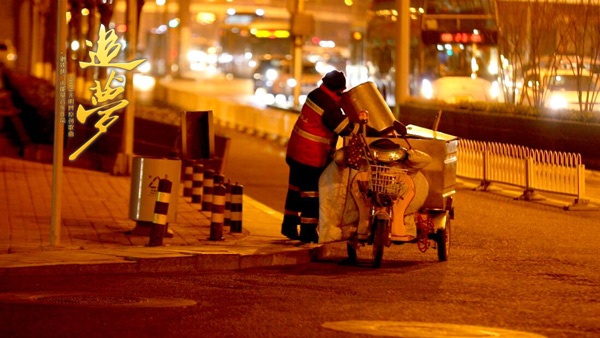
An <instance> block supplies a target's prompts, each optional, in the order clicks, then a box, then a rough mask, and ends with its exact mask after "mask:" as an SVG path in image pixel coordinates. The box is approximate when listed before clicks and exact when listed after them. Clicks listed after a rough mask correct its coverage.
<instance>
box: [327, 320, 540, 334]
mask: <svg viewBox="0 0 600 338" xmlns="http://www.w3.org/2000/svg"><path fill="white" fill-rule="evenodd" d="M323 327H325V328H328V329H331V330H336V331H343V332H350V333H356V334H368V335H372V336H384V337H404V338H442V337H454V338H458V337H460V338H487V337H496V338H544V336H540V335H538V334H534V333H528V332H520V331H512V330H504V329H497V328H492V327H483V326H471V325H458V324H444V323H420V322H393V321H368V320H348V321H341V322H326V323H323Z"/></svg>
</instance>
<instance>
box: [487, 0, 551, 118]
mask: <svg viewBox="0 0 600 338" xmlns="http://www.w3.org/2000/svg"><path fill="white" fill-rule="evenodd" d="M496 6H497V8H498V10H497V13H498V20H497V21H498V26H499V30H500V32H499V41H498V48H499V50H500V53H501V55H503V57H504V58H503V59H501V60H500V62H503V63H504V64H501V65H500V67H499V68H500V70H501V75H502V80H503V81H504V83H503V87H504V89H505V91H507V90H508V93H506V92H505V95H506V97H507V98H508V100H507V101H508V102H514V103H517V104H521V103H524V104H527V105H530V106H535V107H537V108H542V107H543V105H544V102H545V100H546V97H547V95H548V86H549V77H547V76H543V74H548V73H553V72H555V70H556V66H557V65H556V55H557V52H558V46H560V45H561V42H560V39H561V38H562V35H557V34H553V32H555V31H556V18H558V17H561V15H559V14H560V13H559V12H558V7H557V6H556V2H555V1H553V0H525V1H497V3H496ZM557 40H558V41H557ZM507 75H508V77H507ZM519 79H523V85H522V93H521V95H520V96H519V95H517V94H518V93H517V88H514V83H516V81H519ZM508 84H513V88H511V86H509V85H508Z"/></svg>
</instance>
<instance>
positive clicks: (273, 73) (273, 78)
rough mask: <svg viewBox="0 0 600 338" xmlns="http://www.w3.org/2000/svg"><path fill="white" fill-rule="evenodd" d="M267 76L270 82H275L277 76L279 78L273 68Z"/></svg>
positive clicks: (268, 71)
mask: <svg viewBox="0 0 600 338" xmlns="http://www.w3.org/2000/svg"><path fill="white" fill-rule="evenodd" d="M265 75H266V76H267V80H269V81H275V80H277V76H279V74H278V73H277V71H276V70H275V69H273V68H271V69H268V70H267V72H266V73H265Z"/></svg>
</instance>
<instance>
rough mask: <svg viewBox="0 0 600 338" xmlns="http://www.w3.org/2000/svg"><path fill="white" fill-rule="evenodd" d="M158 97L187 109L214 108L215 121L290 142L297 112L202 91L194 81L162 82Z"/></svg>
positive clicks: (283, 141) (283, 142)
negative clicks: (183, 83)
mask: <svg viewBox="0 0 600 338" xmlns="http://www.w3.org/2000/svg"><path fill="white" fill-rule="evenodd" d="M157 95H158V98H160V99H162V100H163V101H165V102H167V103H169V104H171V105H174V106H178V107H180V108H182V109H184V110H190V111H194V110H212V111H213V117H214V119H215V122H217V123H219V124H222V125H225V126H227V127H232V128H237V129H238V130H245V131H248V132H250V133H253V134H257V135H260V136H265V137H266V136H268V137H271V138H275V139H278V140H279V141H280V142H281V143H282V144H285V143H286V142H287V139H288V138H289V136H290V134H291V132H292V129H293V128H294V124H295V123H296V120H297V119H298V113H296V112H290V111H286V110H282V109H275V108H264V107H254V106H250V105H248V104H242V103H238V102H235V101H233V100H231V99H227V98H221V97H219V96H218V95H216V94H215V95H206V94H204V95H200V94H199V93H198V92H197V91H195V90H194V88H193V85H188V86H176V85H172V84H170V83H168V82H164V83H162V82H161V83H160V85H159V89H158V91H157Z"/></svg>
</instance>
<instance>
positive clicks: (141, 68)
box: [138, 60, 152, 73]
mask: <svg viewBox="0 0 600 338" xmlns="http://www.w3.org/2000/svg"><path fill="white" fill-rule="evenodd" d="M138 70H139V71H140V73H148V72H149V71H151V70H152V65H151V64H150V62H149V61H148V60H146V61H144V62H143V63H142V64H141V65H140V66H139V67H138Z"/></svg>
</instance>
